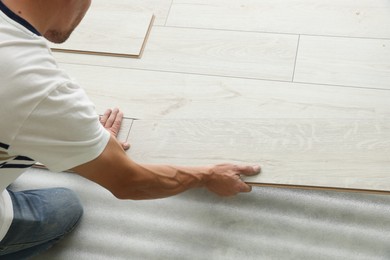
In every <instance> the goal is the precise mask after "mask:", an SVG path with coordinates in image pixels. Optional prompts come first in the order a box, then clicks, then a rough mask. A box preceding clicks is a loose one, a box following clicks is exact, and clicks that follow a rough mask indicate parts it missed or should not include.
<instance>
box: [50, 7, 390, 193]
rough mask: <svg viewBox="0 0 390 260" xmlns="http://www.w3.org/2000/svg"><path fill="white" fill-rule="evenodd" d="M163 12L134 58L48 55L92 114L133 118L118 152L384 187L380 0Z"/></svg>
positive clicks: (388, 32)
mask: <svg viewBox="0 0 390 260" xmlns="http://www.w3.org/2000/svg"><path fill="white" fill-rule="evenodd" d="M119 2H120V1H119ZM119 2H116V3H117V4H118V5H120V3H119ZM100 4H102V3H100ZM168 4H170V6H169V8H167V6H166V5H164V4H162V5H161V9H160V11H157V10H156V7H154V11H155V12H156V13H161V14H162V18H158V17H157V18H156V19H157V20H158V21H159V24H158V25H155V26H154V27H153V28H152V31H151V34H150V38H149V41H148V45H147V48H146V49H145V52H144V55H143V57H142V59H138V60H135V59H124V58H119V57H102V56H96V55H81V54H68V53H66V54H65V53H55V54H54V55H55V57H56V58H57V59H58V60H59V61H60V66H61V67H63V68H64V69H65V70H67V71H68V72H69V74H70V75H71V76H73V77H74V78H75V80H77V81H78V82H79V83H80V84H81V85H82V86H84V88H85V90H86V91H87V93H88V95H89V96H90V98H91V99H92V100H93V101H94V102H95V104H96V106H97V110H98V112H99V113H102V112H103V111H104V109H105V108H106V107H112V106H119V107H120V108H122V109H123V110H124V112H125V115H126V116H127V117H129V118H135V119H138V120H136V121H135V123H134V125H133V128H132V130H131V131H130V140H129V141H130V143H132V142H133V143H134V146H133V147H132V148H131V151H130V152H129V154H130V156H132V157H134V158H137V159H139V160H141V161H147V162H151V163H153V162H156V163H157V162H158V163H164V162H166V163H168V162H172V163H180V164H201V163H214V162H225V161H228V162H229V161H233V162H240V163H259V164H260V165H263V167H264V172H263V174H261V175H259V177H258V179H255V180H252V181H253V182H259V183H272V184H275V185H276V184H281V185H291V186H294V185H296V186H315V187H328V188H341V189H343V188H345V189H356V190H361V191H366V190H371V191H377V190H382V191H390V188H389V183H390V182H389V180H387V177H386V173H388V172H389V171H390V167H389V163H388V162H389V161H390V157H389V156H388V155H389V140H390V139H389V137H390V136H389V125H388V120H389V118H390V117H389V116H390V105H389V100H390V92H389V90H390V77H389V75H390V51H389V50H390V27H389V25H390V23H389V21H388V19H389V17H390V16H389V15H388V14H390V3H389V2H388V1H381V0H375V1H364V0H360V1H349V0H343V1H332V2H329V1H317V2H316V3H313V2H312V1H308V0H295V1H292V2H291V1H282V0H280V1H268V0H258V1H250V0H240V1H218V0H216V1H211V2H210V1H203V0H186V1H184V0H183V1H182V0H174V1H172V2H171V3H168ZM113 6H115V4H113ZM111 8H114V7H111ZM142 8H144V7H142ZM157 9H158V8H157ZM137 133H139V134H137ZM145 133H149V134H150V135H151V136H150V141H148V140H149V139H148V138H149V137H148V135H146V134H145ZM197 135H198V137H196V136H197ZM148 142H150V145H149V144H148ZM169 143H174V144H175V145H174V146H170V145H169ZM140 144H144V146H143V145H140ZM202 146H204V149H202ZM179 147H180V148H179ZM190 147H196V149H195V148H194V150H192V149H191V148H190ZM245 147H250V149H246V148H245ZM202 151H203V152H204V154H202ZM180 154H184V155H185V156H180ZM159 155H160V156H159ZM164 156H165V157H164ZM207 158H209V160H208V159H207Z"/></svg>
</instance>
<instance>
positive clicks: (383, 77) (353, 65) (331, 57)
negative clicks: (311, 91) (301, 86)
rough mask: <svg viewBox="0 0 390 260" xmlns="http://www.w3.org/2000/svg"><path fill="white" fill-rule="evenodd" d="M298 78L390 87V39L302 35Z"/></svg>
mask: <svg viewBox="0 0 390 260" xmlns="http://www.w3.org/2000/svg"><path fill="white" fill-rule="evenodd" d="M294 81H296V82H310V83H320V84H333V85H347V86H358V87H365V88H383V89H390V40H376V39H351V38H335V37H313V36H301V38H300V43H299V52H298V58H297V64H296V70H295V77H294Z"/></svg>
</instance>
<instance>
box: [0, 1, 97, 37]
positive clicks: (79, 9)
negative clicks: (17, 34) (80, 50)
mask: <svg viewBox="0 0 390 260" xmlns="http://www.w3.org/2000/svg"><path fill="white" fill-rule="evenodd" d="M2 1H3V3H4V4H5V5H7V6H8V8H10V9H11V10H12V11H13V12H15V13H16V14H18V15H19V16H21V17H23V18H24V19H26V20H27V21H28V22H29V23H31V24H32V26H34V27H35V29H37V30H38V32H40V33H41V34H42V35H43V36H44V37H45V38H46V39H48V40H49V41H51V42H55V43H62V42H64V41H66V40H67V39H68V38H69V36H70V34H71V33H72V32H73V30H74V29H75V28H76V27H77V25H78V24H79V23H80V22H81V20H82V19H83V17H84V15H85V13H86V12H87V10H88V9H89V6H90V5H91V0H2Z"/></svg>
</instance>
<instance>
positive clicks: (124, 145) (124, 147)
mask: <svg viewBox="0 0 390 260" xmlns="http://www.w3.org/2000/svg"><path fill="white" fill-rule="evenodd" d="M121 145H122V148H123V150H125V151H126V150H129V149H130V144H129V143H121Z"/></svg>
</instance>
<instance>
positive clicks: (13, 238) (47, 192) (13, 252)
mask: <svg viewBox="0 0 390 260" xmlns="http://www.w3.org/2000/svg"><path fill="white" fill-rule="evenodd" d="M8 192H9V194H10V196H11V199H12V204H13V208H14V219H13V221H12V224H11V227H10V229H9V230H8V233H7V234H6V236H5V237H4V239H3V240H2V241H1V242H0V259H1V260H7V259H28V258H30V257H32V256H34V255H37V254H39V253H41V252H43V251H45V250H47V249H49V248H50V247H51V246H52V245H54V244H55V243H56V242H58V240H60V239H61V238H62V237H64V236H65V235H66V234H67V233H69V232H70V231H72V230H73V228H74V227H75V226H76V225H77V223H78V222H79V220H80V218H81V216H82V214H83V208H82V206H81V203H80V201H79V199H78V197H77V195H76V194H75V193H74V192H73V191H71V190H68V189H65V188H52V189H41V190H27V191H19V192H13V191H10V190H8Z"/></svg>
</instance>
